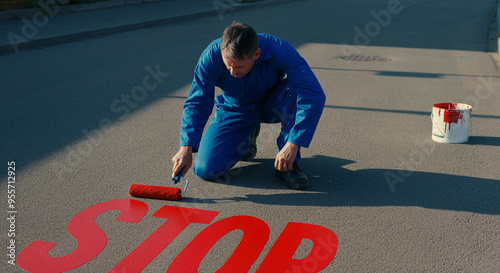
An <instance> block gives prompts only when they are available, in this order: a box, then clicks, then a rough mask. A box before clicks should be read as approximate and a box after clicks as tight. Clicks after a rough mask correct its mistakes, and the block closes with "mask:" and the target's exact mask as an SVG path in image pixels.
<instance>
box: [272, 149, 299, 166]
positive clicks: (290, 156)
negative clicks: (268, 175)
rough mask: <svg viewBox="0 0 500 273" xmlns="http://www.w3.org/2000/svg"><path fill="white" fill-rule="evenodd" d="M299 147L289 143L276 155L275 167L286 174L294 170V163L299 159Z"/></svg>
mask: <svg viewBox="0 0 500 273" xmlns="http://www.w3.org/2000/svg"><path fill="white" fill-rule="evenodd" d="M298 150H299V145H296V144H293V143H290V142H287V143H286V144H285V146H284V147H283V149H281V151H280V152H279V153H278V155H276V160H275V161H274V167H275V168H276V170H278V171H282V172H286V171H291V170H293V162H294V161H295V157H297V152H298Z"/></svg>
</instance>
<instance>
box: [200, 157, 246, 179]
mask: <svg viewBox="0 0 500 273" xmlns="http://www.w3.org/2000/svg"><path fill="white" fill-rule="evenodd" d="M212 161H213V160H212ZM235 163H236V162H233V161H231V162H228V163H227V164H226V165H220V164H216V163H215V162H212V163H211V162H206V161H204V162H202V161H197V162H195V165H194V167H193V172H194V174H196V175H197V176H198V177H199V178H201V179H203V180H206V181H213V182H217V183H228V182H229V181H228V179H229V176H230V171H231V167H232V166H233V165H234V164H235Z"/></svg>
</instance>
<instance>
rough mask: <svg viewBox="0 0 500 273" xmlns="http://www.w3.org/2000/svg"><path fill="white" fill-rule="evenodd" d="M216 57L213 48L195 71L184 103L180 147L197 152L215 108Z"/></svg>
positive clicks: (199, 62)
mask: <svg viewBox="0 0 500 273" xmlns="http://www.w3.org/2000/svg"><path fill="white" fill-rule="evenodd" d="M214 55H215V54H214V50H213V47H212V48H210V47H209V48H207V49H206V50H205V51H204V52H203V53H202V55H201V57H200V59H199V60H198V64H197V65H196V68H195V71H194V79H193V82H192V84H191V90H190V91H189V96H188V98H187V99H186V101H185V102H184V109H183V113H182V120H181V132H180V146H185V145H188V146H191V147H193V149H194V150H193V151H195V152H197V151H198V148H199V145H200V141H201V137H202V134H203V129H204V128H205V125H206V123H207V120H208V118H209V117H210V115H211V114H212V109H213V106H214V92H215V83H214V58H215V57H216V56H214Z"/></svg>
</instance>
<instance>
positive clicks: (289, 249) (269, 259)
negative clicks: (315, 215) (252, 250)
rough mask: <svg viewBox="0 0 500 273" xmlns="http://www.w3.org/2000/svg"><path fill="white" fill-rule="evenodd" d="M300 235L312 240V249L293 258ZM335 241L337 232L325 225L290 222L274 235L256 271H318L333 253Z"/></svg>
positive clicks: (335, 245)
mask: <svg viewBox="0 0 500 273" xmlns="http://www.w3.org/2000/svg"><path fill="white" fill-rule="evenodd" d="M303 238H305V239H309V240H311V241H312V242H313V247H312V249H311V252H310V253H309V255H308V256H307V257H305V258H304V259H300V260H298V259H293V254H294V253H295V250H297V248H298V247H299V245H300V242H301V241H302V239H303ZM337 245H338V240H337V236H336V235H335V233H333V231H331V230H329V229H327V228H325V227H322V226H318V225H312V224H301V223H293V222H290V223H288V224H287V225H286V227H285V229H284V230H283V231H282V232H281V234H280V236H279V237H278V239H276V242H275V243H274V245H273V246H272V247H271V249H270V250H269V253H267V255H266V257H265V258H264V260H263V261H262V263H261V264H260V266H259V268H258V269H257V271H256V273H268V272H269V273H276V272H318V271H321V270H323V269H324V268H325V267H327V266H328V264H329V263H330V261H331V260H332V259H333V257H334V256H335V253H336V252H337Z"/></svg>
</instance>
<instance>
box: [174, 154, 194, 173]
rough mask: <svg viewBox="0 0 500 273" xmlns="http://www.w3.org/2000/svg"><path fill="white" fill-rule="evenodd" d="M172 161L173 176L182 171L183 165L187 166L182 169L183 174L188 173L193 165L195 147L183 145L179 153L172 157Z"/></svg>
mask: <svg viewBox="0 0 500 273" xmlns="http://www.w3.org/2000/svg"><path fill="white" fill-rule="evenodd" d="M172 163H173V167H172V178H173V177H174V176H175V175H176V174H177V173H178V172H180V171H181V169H182V168H183V167H185V168H184V170H183V171H182V176H184V175H186V173H187V171H188V170H189V168H191V165H193V147H191V146H181V147H180V148H179V151H178V152H177V154H176V155H175V156H174V157H172Z"/></svg>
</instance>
